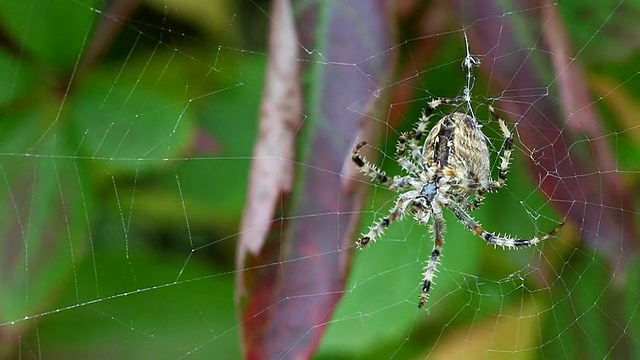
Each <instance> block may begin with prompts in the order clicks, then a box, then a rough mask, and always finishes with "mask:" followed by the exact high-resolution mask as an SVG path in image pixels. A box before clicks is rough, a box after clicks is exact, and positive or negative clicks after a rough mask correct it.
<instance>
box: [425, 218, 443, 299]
mask: <svg viewBox="0 0 640 360" xmlns="http://www.w3.org/2000/svg"><path fill="white" fill-rule="evenodd" d="M438 208H439V207H438ZM444 224H445V222H444V217H443V216H442V210H441V209H439V211H434V212H433V237H434V244H433V250H432V251H431V256H430V257H429V260H428V261H427V266H425V268H424V274H423V277H422V293H421V294H420V300H419V301H418V308H421V307H422V306H424V303H425V302H426V301H427V298H428V297H429V290H430V289H431V283H432V282H433V277H434V276H435V274H436V267H437V266H438V261H439V260H440V254H441V253H442V244H443V243H444V240H443V234H444V227H445V225H444Z"/></svg>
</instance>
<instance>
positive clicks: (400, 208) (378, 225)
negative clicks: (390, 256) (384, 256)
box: [356, 190, 419, 249]
mask: <svg viewBox="0 0 640 360" xmlns="http://www.w3.org/2000/svg"><path fill="white" fill-rule="evenodd" d="M418 193H419V192H418V191H416V190H410V191H408V192H407V193H405V194H404V195H402V196H401V197H400V198H399V199H398V201H397V202H396V204H395V206H394V207H393V208H392V209H391V211H390V212H389V215H387V216H385V217H383V218H382V219H381V220H380V221H378V222H374V223H373V225H371V227H369V232H367V233H366V234H363V235H362V237H361V238H360V239H358V241H356V249H362V248H364V247H365V246H366V245H367V244H368V243H370V242H372V241H376V238H378V237H379V236H380V235H382V233H383V232H384V231H385V230H386V229H387V228H388V227H389V225H391V223H392V222H394V221H396V220H400V219H402V218H403V217H404V215H405V214H406V209H407V206H408V204H409V203H410V202H411V201H409V199H413V198H414V197H416V196H418Z"/></svg>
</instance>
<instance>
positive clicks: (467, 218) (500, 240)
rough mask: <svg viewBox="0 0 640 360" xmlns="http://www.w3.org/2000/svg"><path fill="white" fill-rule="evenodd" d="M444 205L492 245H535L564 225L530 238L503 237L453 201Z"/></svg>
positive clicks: (510, 246) (513, 246)
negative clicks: (484, 226)
mask: <svg viewBox="0 0 640 360" xmlns="http://www.w3.org/2000/svg"><path fill="white" fill-rule="evenodd" d="M446 206H447V207H448V208H449V209H451V211H452V212H453V213H454V214H455V216H456V217H457V218H458V220H460V222H461V223H462V224H463V225H465V226H466V227H467V228H468V229H469V230H471V231H472V232H473V233H474V234H476V235H478V236H480V237H481V238H483V239H484V240H485V241H486V242H487V243H489V244H491V245H494V246H502V247H505V248H510V249H513V248H517V247H526V246H531V245H536V244H537V243H539V242H541V241H544V240H547V239H548V238H550V237H552V236H553V235H554V234H555V233H557V232H558V231H559V230H560V228H562V226H563V225H564V222H562V223H560V224H559V225H558V226H556V227H555V228H554V229H553V230H551V231H550V232H548V233H546V234H544V235H542V236H540V237H537V236H534V237H533V238H531V239H512V238H510V237H503V236H499V235H495V234H493V233H491V232H489V231H486V230H485V229H484V228H483V227H482V225H480V223H478V222H477V221H476V220H474V219H473V218H472V217H471V215H469V214H467V212H466V211H464V209H462V208H461V207H460V206H458V205H457V204H455V203H453V202H448V203H447V204H446Z"/></svg>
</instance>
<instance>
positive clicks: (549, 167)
mask: <svg viewBox="0 0 640 360" xmlns="http://www.w3.org/2000/svg"><path fill="white" fill-rule="evenodd" d="M500 4H502V3H501V2H498V1H478V2H473V3H466V2H465V3H464V5H463V3H462V2H454V3H452V7H453V13H455V14H464V15H463V16H464V18H463V19H462V21H463V22H464V23H467V24H473V25H472V26H470V27H469V28H468V34H469V39H470V43H471V48H472V51H473V52H475V53H476V54H483V55H484V56H483V58H482V64H481V68H482V70H484V71H485V72H486V73H487V74H488V75H490V76H491V77H490V80H491V85H492V86H493V88H494V90H496V91H502V92H503V93H506V94H508V95H509V97H512V98H514V99H519V101H511V102H502V103H500V106H501V109H502V110H503V112H506V115H505V117H506V118H507V119H511V120H517V121H518V127H517V132H518V134H519V135H520V140H521V141H522V143H523V144H524V146H525V147H526V148H527V149H531V153H530V154H529V155H530V157H531V159H532V160H533V161H532V163H531V165H532V167H531V168H532V171H533V172H534V173H535V176H536V177H537V178H539V179H540V187H541V189H542V190H543V191H544V192H545V193H546V194H547V196H549V198H550V199H551V200H552V201H553V204H554V206H555V207H556V208H557V209H558V210H559V211H560V212H561V213H562V214H565V216H566V218H568V219H569V220H571V221H573V222H574V223H576V224H578V226H579V228H580V231H581V235H582V236H583V238H584V239H585V240H586V241H587V244H589V245H590V246H592V247H593V248H595V249H597V250H598V251H601V252H602V253H603V254H605V255H606V256H607V258H608V259H609V261H610V262H611V264H613V266H614V267H617V266H620V265H624V264H625V262H626V260H628V259H627V257H628V256H629V254H631V252H629V251H627V250H629V249H630V248H633V247H635V246H636V245H635V244H634V243H633V241H634V239H636V232H635V225H634V219H633V216H634V214H635V211H633V205H632V204H631V202H630V200H631V199H633V198H634V197H633V196H632V195H631V191H630V190H629V189H628V188H627V187H626V186H625V185H624V183H623V182H622V179H621V178H620V176H619V175H618V173H617V172H615V171H611V170H615V167H614V166H615V159H614V158H613V155H612V151H611V149H610V144H609V143H608V142H607V137H606V136H604V135H605V134H604V132H603V129H602V127H601V126H600V125H599V124H601V123H602V121H601V120H600V118H599V116H598V114H597V112H596V111H595V109H594V108H593V106H594V101H593V100H591V98H590V96H589V94H588V93H587V91H586V89H587V84H586V82H585V78H584V72H583V70H582V69H581V68H580V65H579V64H578V62H576V61H569V60H570V59H572V58H573V57H572V54H571V53H570V46H569V44H568V39H567V37H566V35H565V31H564V28H563V25H562V24H561V22H560V20H559V18H558V16H557V14H556V13H555V11H556V5H553V4H546V5H543V6H542V7H535V6H534V5H536V4H537V3H536V2H531V1H527V2H517V3H513V6H514V8H509V9H505V8H503V7H501V5H500ZM469 6H471V7H472V8H471V9H469V8H468V7H469ZM463 7H464V8H463ZM507 10H508V15H506V16H505V15H504V14H505V13H507ZM525 10H526V11H525ZM536 16H537V18H536ZM525 21H526V22H527V24H529V26H526V27H525V26H522V25H523V23H524V22H525ZM531 21H537V22H538V23H539V24H540V27H539V28H535V27H532V26H530V25H531ZM516 28H517V29H518V30H516ZM525 28H526V29H530V31H531V32H532V33H530V34H528V35H529V37H527V38H528V39H538V38H539V36H540V34H542V36H543V39H544V40H545V41H542V40H540V39H539V40H538V41H537V42H536V43H534V44H532V43H527V44H524V43H521V42H520V41H521V39H523V38H525V37H524V36H523V34H522V33H519V36H516V35H515V34H516V32H517V31H520V32H521V31H522V29H525ZM532 46H534V47H535V48H536V49H538V50H537V51H522V50H524V49H531V47H532ZM544 57H547V58H546V59H543V58H544ZM549 57H551V58H549ZM549 62H553V64H554V66H553V69H549V68H544V66H543V65H541V64H544V63H549ZM545 78H546V79H556V80H555V81H552V82H551V83H549V81H545ZM545 88H549V90H550V91H553V92H555V91H557V92H558V94H559V95H558V98H559V103H560V106H558V103H557V102H556V101H555V100H557V98H554V97H553V96H540V95H536V94H532V92H531V89H545ZM534 92H535V91H534ZM538 93H539V92H538ZM505 110H506V111H505ZM582 139H586V140H587V141H581V140H582ZM578 142H579V144H580V146H575V145H576V144H578ZM585 149H586V150H585Z"/></svg>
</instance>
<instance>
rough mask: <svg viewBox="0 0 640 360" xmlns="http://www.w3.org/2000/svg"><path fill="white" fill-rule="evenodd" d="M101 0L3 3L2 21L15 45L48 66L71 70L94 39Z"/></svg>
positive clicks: (0, 4)
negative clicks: (91, 37) (92, 32)
mask: <svg viewBox="0 0 640 360" xmlns="http://www.w3.org/2000/svg"><path fill="white" fill-rule="evenodd" d="M100 3H101V2H99V1H98V0H81V1H69V0H48V1H22V0H3V1H0V21H1V22H2V24H3V25H4V26H5V27H6V28H7V30H8V32H9V36H11V37H12V38H13V40H14V42H16V43H19V44H20V45H21V47H24V48H25V50H26V52H27V55H31V54H33V55H35V56H36V57H37V58H38V59H39V60H40V61H41V62H43V63H46V64H47V65H48V66H52V67H56V68H63V69H71V68H72V67H73V66H74V64H76V63H77V61H78V58H79V57H80V54H81V53H82V50H83V48H84V46H85V45H86V42H87V39H88V38H89V37H90V35H91V29H92V27H93V24H94V21H95V17H96V16H98V14H99V13H98V11H92V9H97V8H99V5H100Z"/></svg>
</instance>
